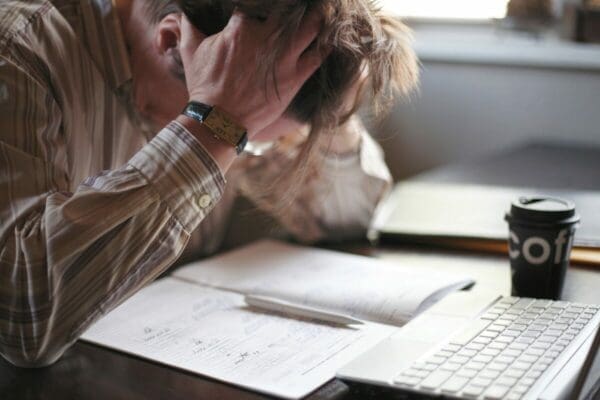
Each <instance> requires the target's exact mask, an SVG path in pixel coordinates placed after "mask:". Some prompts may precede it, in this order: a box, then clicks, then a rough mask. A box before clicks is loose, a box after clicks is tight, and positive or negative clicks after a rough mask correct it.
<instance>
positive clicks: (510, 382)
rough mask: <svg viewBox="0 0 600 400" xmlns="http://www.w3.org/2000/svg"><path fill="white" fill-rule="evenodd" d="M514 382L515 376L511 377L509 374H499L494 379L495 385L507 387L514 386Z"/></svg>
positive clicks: (515, 380) (515, 381)
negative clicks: (496, 378)
mask: <svg viewBox="0 0 600 400" xmlns="http://www.w3.org/2000/svg"><path fill="white" fill-rule="evenodd" d="M515 383H517V379H516V378H512V377H510V376H501V377H500V378H498V380H497V381H496V384H497V385H502V386H509V387H511V386H514V385H515Z"/></svg>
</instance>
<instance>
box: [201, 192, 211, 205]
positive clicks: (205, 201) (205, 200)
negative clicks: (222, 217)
mask: <svg viewBox="0 0 600 400" xmlns="http://www.w3.org/2000/svg"><path fill="white" fill-rule="evenodd" d="M211 203H212V199H211V197H210V196H209V195H208V194H203V195H202V196H200V198H199V199H198V205H199V206H200V208H206V207H208V206H210V204H211Z"/></svg>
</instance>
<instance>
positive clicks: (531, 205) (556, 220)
mask: <svg viewBox="0 0 600 400" xmlns="http://www.w3.org/2000/svg"><path fill="white" fill-rule="evenodd" d="M505 219H506V221H508V222H509V223H510V224H511V225H512V224H517V225H521V224H526V225H534V226H539V227H548V226H554V227H560V226H571V225H575V224H577V223H578V222H579V215H578V214H577V213H576V212H575V204H573V202H571V201H569V200H565V199H560V198H557V197H546V196H536V197H520V198H519V199H517V200H515V201H513V202H512V205H511V207H510V211H509V212H508V213H506V216H505Z"/></svg>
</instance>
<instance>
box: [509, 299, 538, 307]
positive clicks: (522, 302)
mask: <svg viewBox="0 0 600 400" xmlns="http://www.w3.org/2000/svg"><path fill="white" fill-rule="evenodd" d="M531 303H533V299H528V298H521V299H519V301H517V302H516V303H515V304H513V306H512V307H511V308H514V309H518V308H520V309H523V310H525V309H527V308H528V307H529V306H530V305H531Z"/></svg>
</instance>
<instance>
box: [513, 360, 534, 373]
mask: <svg viewBox="0 0 600 400" xmlns="http://www.w3.org/2000/svg"><path fill="white" fill-rule="evenodd" d="M511 367H512V368H516V369H522V370H524V371H527V370H528V369H529V368H531V363H530V362H523V361H517V362H515V363H514V364H513V365H511Z"/></svg>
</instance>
